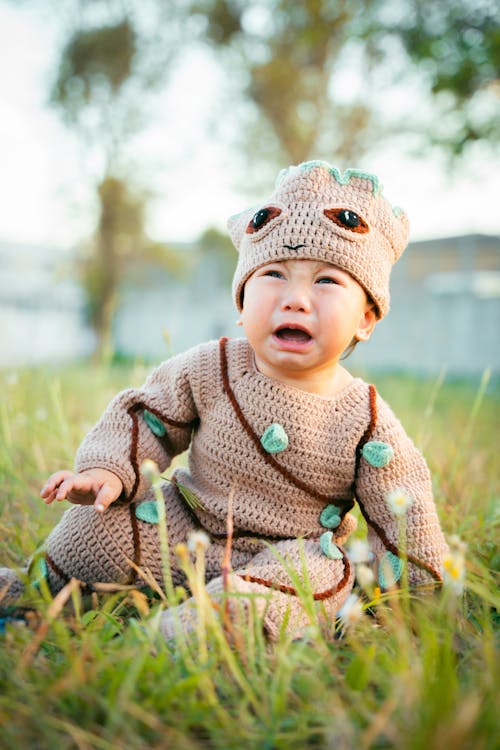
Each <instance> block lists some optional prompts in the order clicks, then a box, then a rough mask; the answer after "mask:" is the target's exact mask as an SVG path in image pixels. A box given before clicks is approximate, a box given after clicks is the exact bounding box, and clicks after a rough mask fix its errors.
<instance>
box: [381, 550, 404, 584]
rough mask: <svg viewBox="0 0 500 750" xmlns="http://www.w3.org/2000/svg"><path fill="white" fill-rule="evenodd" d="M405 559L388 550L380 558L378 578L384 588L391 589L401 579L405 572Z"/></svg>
mask: <svg viewBox="0 0 500 750" xmlns="http://www.w3.org/2000/svg"><path fill="white" fill-rule="evenodd" d="M403 565H404V562H403V560H400V559H399V557H398V556H397V555H394V554H393V553H392V552H386V553H385V555H383V556H382V557H381V559H380V563H379V568H378V580H379V583H380V585H381V587H382V588H383V589H389V588H391V586H394V584H395V583H397V582H398V581H399V579H400V578H401V575H402V573H403Z"/></svg>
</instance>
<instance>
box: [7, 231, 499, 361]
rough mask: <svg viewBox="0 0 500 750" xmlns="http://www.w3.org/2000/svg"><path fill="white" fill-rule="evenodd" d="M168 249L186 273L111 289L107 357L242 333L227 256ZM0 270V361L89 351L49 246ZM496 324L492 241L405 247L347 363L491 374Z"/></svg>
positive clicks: (25, 249)
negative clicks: (382, 305)
mask: <svg viewBox="0 0 500 750" xmlns="http://www.w3.org/2000/svg"><path fill="white" fill-rule="evenodd" d="M177 250H178V252H179V253H180V254H182V255H183V256H184V257H185V260H186V264H187V266H188V268H189V269H190V271H189V274H188V276H187V278H184V279H183V280H182V279H181V280H179V278H175V277H172V274H171V273H170V272H169V271H168V270H166V269H165V268H164V267H162V266H161V265H155V264H154V263H149V264H140V265H139V267H138V268H137V269H135V271H134V272H132V273H130V274H129V276H128V278H127V280H126V281H124V282H123V284H122V285H121V287H120V290H119V295H118V303H117V309H116V314H115V318H114V322H113V339H112V340H113V349H114V352H115V354H116V355H118V356H121V357H128V358H137V357H139V358H142V359H145V360H147V361H152V362H154V361H160V360H162V359H164V358H165V357H167V356H169V355H170V354H171V353H175V352H179V351H183V350H184V349H186V348H188V347H190V346H194V345H195V344H197V343H199V342H201V341H206V340H209V339H212V338H219V337H220V336H222V335H228V336H237V335H241V329H238V328H236V326H235V322H236V319H237V317H238V316H237V312H236V310H235V308H234V306H233V303H232V299H231V292H230V285H229V281H228V279H229V275H230V263H229V262H228V260H227V259H226V258H224V257H221V256H220V255H218V254H217V253H213V254H210V252H207V250H206V249H205V250H204V251H203V250H200V247H199V246H196V245H186V246H183V247H180V246H179V247H178V248H177ZM66 264H67V260H66ZM0 266H1V267H2V274H1V277H0V279H1V281H0V319H1V320H2V321H3V323H4V324H3V325H2V328H1V330H0V366H2V367H6V366H17V365H21V364H36V363H43V362H50V361H65V360H66V361H67V360H71V359H74V358H80V357H84V356H88V355H89V354H91V353H92V351H93V350H94V347H95V335H94V334H93V332H92V330H91V328H90V327H89V326H88V324H87V323H86V320H85V294H84V290H83V288H82V287H81V285H79V283H78V282H77V280H76V279H74V278H71V277H70V276H68V270H67V267H66V268H64V267H61V265H58V264H57V263H56V262H55V261H54V252H53V251H51V250H50V248H44V247H38V248H37V247H31V246H29V245H26V246H23V245H8V244H1V243H0ZM19 279H22V283H19ZM499 321H500V237H495V236H488V235H466V236H461V237H449V238H441V239H437V240H428V241H423V242H414V243H411V244H410V246H409V247H408V249H407V250H406V252H405V253H404V254H403V256H402V258H401V259H400V261H399V262H398V263H397V264H396V266H395V267H394V270H393V274H392V282H391V312H390V314H389V315H388V316H387V317H386V318H385V319H384V320H383V321H382V323H381V324H380V325H379V326H378V327H377V328H376V330H375V333H374V334H373V336H372V339H371V341H370V343H369V344H366V345H359V346H358V347H357V349H356V350H355V352H354V354H353V355H352V357H351V362H352V364H353V365H355V366H357V367H362V368H364V369H369V370H376V369H384V370H387V369H390V370H401V369H406V370H411V371H412V372H414V373H422V374H429V373H436V372H439V371H440V370H441V369H442V368H446V370H447V371H448V372H449V373H451V374H461V375H475V374H478V373H481V372H482V371H483V370H484V369H485V368H487V367H492V368H493V369H494V370H500V346H498V325H499Z"/></svg>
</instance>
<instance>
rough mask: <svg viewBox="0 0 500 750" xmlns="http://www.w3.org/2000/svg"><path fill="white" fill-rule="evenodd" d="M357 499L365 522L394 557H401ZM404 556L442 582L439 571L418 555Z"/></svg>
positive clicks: (396, 548)
mask: <svg viewBox="0 0 500 750" xmlns="http://www.w3.org/2000/svg"><path fill="white" fill-rule="evenodd" d="M357 500H358V505H359V509H360V511H361V513H362V514H363V518H364V519H365V521H366V523H367V524H369V525H370V526H371V527H372V529H373V531H374V532H375V533H376V534H377V536H378V537H379V539H380V540H381V542H382V544H383V545H384V547H386V548H387V549H388V550H389V552H392V554H393V555H396V557H403V555H402V554H401V553H400V551H399V549H398V547H396V545H395V544H393V543H392V542H391V541H390V539H388V537H387V534H386V533H385V531H384V530H383V528H382V527H381V526H379V525H378V523H376V522H375V521H373V520H372V519H371V518H370V516H369V515H368V513H367V512H366V508H365V506H364V505H363V503H362V502H361V500H360V499H359V498H357ZM406 557H407V559H408V561H409V562H411V563H413V564H414V565H416V566H417V568H420V569H421V570H426V571H427V572H428V573H430V574H431V576H432V577H433V578H434V579H435V580H436V581H439V582H442V580H443V577H442V576H441V574H440V573H439V571H437V570H435V568H433V567H432V565H429V563H426V562H424V561H423V560H419V559H418V557H414V555H410V554H407V555H406Z"/></svg>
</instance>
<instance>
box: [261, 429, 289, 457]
mask: <svg viewBox="0 0 500 750" xmlns="http://www.w3.org/2000/svg"><path fill="white" fill-rule="evenodd" d="M260 442H261V444H262V447H263V448H264V450H266V451H267V452H268V453H280V452H281V451H284V450H285V449H286V448H288V435H287V434H286V432H285V429H284V427H282V426H281V425H280V424H278V423H275V424H271V425H269V427H267V428H266V430H265V431H264V434H263V435H262V437H261V439H260Z"/></svg>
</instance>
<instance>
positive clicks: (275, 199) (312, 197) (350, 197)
mask: <svg viewBox="0 0 500 750" xmlns="http://www.w3.org/2000/svg"><path fill="white" fill-rule="evenodd" d="M345 211H347V212H348V215H349V216H348V218H350V219H353V218H354V222H352V221H347V222H342V221H340V220H339V218H338V217H339V215H342V213H345ZM265 212H267V217H268V218H267V220H265V221H263V222H262V217H263V216H264V215H265ZM252 217H254V222H252ZM256 219H257V225H258V226H257V228H255V227H254V224H255V220H256ZM228 229H229V233H230V235H231V239H232V240H233V244H234V246H235V247H236V249H237V251H238V253H239V258H238V265H237V267H236V272H235V274H234V279H233V297H234V301H235V304H236V307H237V308H238V309H239V310H240V311H241V309H242V292H243V288H244V286H245V282H246V281H247V280H248V278H249V277H250V276H251V274H252V273H253V272H254V271H255V270H256V269H257V268H260V266H263V265H265V264H266V263H271V262H274V261H282V260H289V259H297V258H307V259H317V260H318V259H319V260H323V261H326V262H328V263H332V264H333V265H335V266H338V267H339V268H342V269H343V270H345V271H347V272H348V273H349V274H350V275H351V276H352V277H353V278H355V279H356V280H357V281H358V282H359V283H360V284H361V285H362V286H363V287H364V289H365V290H366V291H367V292H368V294H369V295H370V297H371V298H372V300H373V301H374V302H375V305H376V307H377V311H378V314H379V317H380V318H382V317H383V316H384V315H386V314H387V312H388V310H389V276H390V272H391V267H392V265H393V264H394V263H395V262H396V261H397V260H398V258H399V257H400V255H401V253H402V252H403V250H404V249H405V247H406V244H407V241H408V219H407V217H406V214H405V213H404V212H403V211H402V210H401V209H394V208H393V207H392V206H391V204H390V203H389V202H388V201H387V200H386V198H385V197H384V196H383V194H382V192H381V186H380V184H379V182H378V179H377V177H375V175H372V174H368V173H366V172H361V171H359V170H355V169H348V170H346V172H344V174H341V173H340V172H339V170H338V169H336V168H335V167H331V166H330V165H329V164H327V163H326V162H321V161H312V162H304V163H303V164H299V165H298V166H293V167H289V168H288V169H286V170H283V172H282V173H280V175H279V176H278V180H277V183H276V188H275V190H274V192H273V193H271V195H270V196H269V198H268V199H267V200H266V201H264V202H262V203H260V204H259V205H258V206H253V207H252V208H250V209H248V210H247V211H243V212H242V213H240V214H237V215H236V216H232V217H231V218H230V219H229V221H228Z"/></svg>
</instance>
